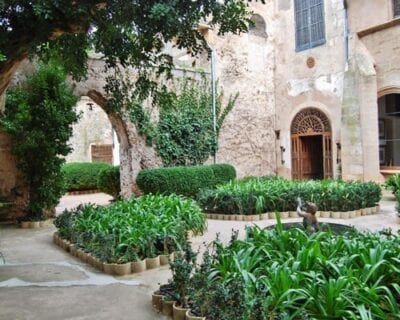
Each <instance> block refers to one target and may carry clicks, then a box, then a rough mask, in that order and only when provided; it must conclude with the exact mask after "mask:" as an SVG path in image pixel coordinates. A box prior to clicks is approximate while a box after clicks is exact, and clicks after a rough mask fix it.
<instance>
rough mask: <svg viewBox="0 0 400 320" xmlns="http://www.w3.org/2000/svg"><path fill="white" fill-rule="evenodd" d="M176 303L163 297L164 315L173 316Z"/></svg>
mask: <svg viewBox="0 0 400 320" xmlns="http://www.w3.org/2000/svg"><path fill="white" fill-rule="evenodd" d="M174 303H175V301H169V300H165V298H163V299H162V311H161V312H162V314H163V315H164V316H172V312H173V305H174Z"/></svg>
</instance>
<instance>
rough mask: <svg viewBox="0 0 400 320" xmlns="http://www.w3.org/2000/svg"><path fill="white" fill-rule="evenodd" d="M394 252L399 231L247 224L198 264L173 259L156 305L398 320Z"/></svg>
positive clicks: (259, 318) (211, 316) (242, 315)
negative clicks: (240, 233) (169, 278)
mask: <svg viewBox="0 0 400 320" xmlns="http://www.w3.org/2000/svg"><path fill="white" fill-rule="evenodd" d="M399 256H400V236H399V234H394V233H392V232H391V231H390V230H385V231H383V232H381V233H369V232H358V231H356V230H348V231H344V232H341V233H333V232H332V231H329V230H328V231H323V232H317V233H307V232H305V231H304V230H303V229H296V228H289V229H285V228H284V226H283V225H282V224H281V221H280V219H279V218H278V223H277V226H276V227H275V228H274V229H271V230H268V229H261V228H259V227H257V226H251V227H248V228H247V229H246V236H245V238H244V239H241V240H238V233H237V232H234V233H233V234H232V239H231V241H230V242H229V244H228V245H224V244H222V243H221V242H220V241H219V240H218V239H217V240H215V241H214V242H213V243H212V244H211V245H210V246H208V248H207V249H206V251H205V253H204V256H203V259H202V262H201V263H200V265H195V266H194V262H193V261H192V260H190V259H185V260H183V263H181V266H180V267H179V268H177V267H175V269H173V268H172V266H173V264H171V269H172V281H171V282H170V283H168V284H167V285H164V286H161V287H160V289H159V291H158V292H155V294H154V295H153V305H155V306H156V307H157V308H158V309H159V310H161V312H163V313H164V314H170V313H171V311H170V305H171V304H172V306H173V302H172V300H175V301H176V302H175V308H174V307H173V309H172V314H173V315H174V314H175V309H177V307H188V308H190V309H191V312H193V313H194V314H195V315H196V316H197V317H198V318H194V319H203V320H204V319H207V320H220V319H254V320H263V319H326V318H327V317H329V318H330V319H397V318H398V315H399V314H400V304H399V301H400V285H399V283H400V270H399V268H398V265H399V263H400V261H399ZM175 262H176V261H174V263H175ZM182 297H183V298H182ZM174 319H185V318H178V317H175V318H174ZM186 319H193V318H186Z"/></svg>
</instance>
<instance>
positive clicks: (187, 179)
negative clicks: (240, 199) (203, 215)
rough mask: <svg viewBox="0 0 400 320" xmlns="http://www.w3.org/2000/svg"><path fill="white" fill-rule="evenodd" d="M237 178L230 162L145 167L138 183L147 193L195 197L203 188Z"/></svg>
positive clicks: (212, 186)
mask: <svg viewBox="0 0 400 320" xmlns="http://www.w3.org/2000/svg"><path fill="white" fill-rule="evenodd" d="M235 178H236V170H235V168H234V167H233V166H231V165H229V164H215V165H207V166H191V167H171V168H157V169H144V170H142V171H140V172H139V174H138V176H137V179H136V183H137V185H138V186H139V188H140V189H141V190H142V191H143V192H144V193H145V194H148V193H162V194H172V193H175V194H180V195H185V196H190V197H193V196H195V195H196V194H197V193H198V192H199V190H200V189H202V188H214V187H215V186H216V185H218V184H221V183H226V182H229V181H231V180H233V179H235Z"/></svg>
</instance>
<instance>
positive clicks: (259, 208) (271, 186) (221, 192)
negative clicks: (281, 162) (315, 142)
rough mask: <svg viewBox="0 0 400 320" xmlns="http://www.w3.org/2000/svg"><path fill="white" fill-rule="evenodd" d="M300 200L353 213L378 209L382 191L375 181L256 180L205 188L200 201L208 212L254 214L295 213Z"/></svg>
mask: <svg viewBox="0 0 400 320" xmlns="http://www.w3.org/2000/svg"><path fill="white" fill-rule="evenodd" d="M297 197H301V198H302V200H303V201H311V202H315V203H316V204H317V206H318V208H319V210H321V211H351V210H357V209H360V208H366V207H372V206H375V204H376V203H377V202H379V200H380V198H381V189H380V186H379V185H378V184H376V183H374V182H359V181H352V182H346V181H336V180H322V181H288V180H284V179H281V178H277V177H275V178H262V179H256V178H253V179H250V180H245V181H233V182H229V183H227V184H225V185H220V186H218V187H217V188H216V189H203V190H201V191H200V192H199V194H198V202H199V204H200V206H201V207H202V208H203V210H204V211H205V212H213V213H222V214H244V215H251V214H257V213H262V212H273V211H275V210H277V211H295V210H296V199H297Z"/></svg>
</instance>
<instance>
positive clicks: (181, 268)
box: [170, 241, 197, 320]
mask: <svg viewBox="0 0 400 320" xmlns="http://www.w3.org/2000/svg"><path fill="white" fill-rule="evenodd" d="M183 249H184V254H183V255H178V256H177V257H176V258H175V260H174V261H173V262H172V263H171V264H170V265H171V271H172V283H173V286H174V288H175V293H176V302H175V303H174V304H173V318H174V320H185V317H186V312H187V311H188V309H189V301H188V299H189V287H190V277H191V275H192V271H193V270H194V268H195V266H196V257H197V254H195V253H194V252H193V251H192V248H191V245H190V242H188V241H187V242H186V243H185V245H184V248H183Z"/></svg>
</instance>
